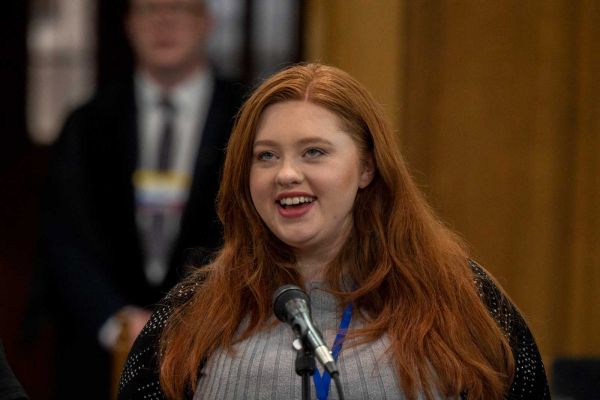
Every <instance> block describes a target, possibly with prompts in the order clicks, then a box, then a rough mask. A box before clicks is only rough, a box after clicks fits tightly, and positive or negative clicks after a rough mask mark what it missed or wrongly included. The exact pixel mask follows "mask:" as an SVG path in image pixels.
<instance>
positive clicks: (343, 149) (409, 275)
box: [120, 64, 549, 399]
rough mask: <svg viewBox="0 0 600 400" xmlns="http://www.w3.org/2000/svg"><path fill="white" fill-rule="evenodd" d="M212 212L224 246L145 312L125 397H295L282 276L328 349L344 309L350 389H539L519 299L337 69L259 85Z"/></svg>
mask: <svg viewBox="0 0 600 400" xmlns="http://www.w3.org/2000/svg"><path fill="white" fill-rule="evenodd" d="M218 208H219V216H220V218H221V220H222V222H223V225H224V246H223V248H222V250H221V251H220V252H219V253H218V254H217V255H216V256H215V257H214V259H213V260H212V262H211V263H210V264H209V265H207V266H206V267H205V268H202V269H198V270H196V271H194V272H193V273H192V274H191V275H190V276H189V277H188V278H187V279H186V280H185V281H184V282H183V283H181V284H180V285H179V286H178V287H177V288H176V289H175V290H173V291H172V292H171V293H170V294H169V295H168V296H167V298H166V300H165V301H164V304H162V305H161V306H160V307H159V308H158V310H157V311H156V312H155V313H154V315H153V317H152V319H151V321H150V322H149V324H148V325H147V326H146V327H145V328H144V330H143V331H142V334H141V335H140V337H139V338H138V340H137V342H136V344H135V346H134V348H133V350H132V352H131V354H130V356H129V360H128V362H127V364H126V367H125V369H124V372H123V375H122V379H121V396H120V397H121V398H163V397H167V398H172V399H179V398H192V397H194V398H197V399H200V398H299V397H300V378H299V377H297V376H296V375H295V373H294V367H293V360H294V356H295V354H294V350H292V348H291V345H290V343H291V341H292V339H293V334H292V332H291V330H290V329H289V328H287V327H286V326H285V325H284V324H282V323H280V322H276V320H275V318H274V317H273V315H272V311H271V304H270V303H271V296H272V295H273V293H274V292H275V291H276V290H277V288H278V287H280V286H281V285H284V284H290V283H291V284H295V285H298V286H301V287H304V288H306V289H307V290H309V291H310V296H311V302H312V307H313V310H312V312H313V314H314V315H313V316H314V318H315V320H316V324H317V325H318V326H319V327H320V328H321V330H322V331H323V333H324V339H325V342H326V343H327V344H328V345H331V343H332V341H333V338H334V337H335V336H336V333H339V332H338V329H337V326H338V323H339V321H340V319H342V315H346V314H348V315H349V317H350V318H351V322H350V325H349V330H348V338H347V339H346V341H345V344H344V345H343V348H342V350H341V352H340V353H339V358H338V361H337V362H338V367H339V370H340V377H341V382H342V386H343V387H344V388H345V391H346V398H356V399H359V398H367V397H371V398H409V399H416V398H422V397H425V398H458V397H459V396H465V397H467V398H469V399H471V398H472V399H499V398H505V397H508V398H527V399H530V398H549V394H548V387H547V381H546V376H545V372H544V367H543V365H542V362H541V359H540V355H539V352H538V350H537V347H536V344H535V342H534V340H533V338H532V336H531V333H530V332H529V329H528V328H527V326H526V324H525V322H524V321H523V319H522V318H521V316H520V315H519V313H518V311H517V309H516V308H515V307H514V306H513V305H512V304H511V303H510V302H509V300H508V299H507V298H506V296H505V295H504V294H503V292H502V291H501V289H499V287H498V286H497V285H496V284H495V283H494V281H493V280H492V279H491V278H490V277H489V275H487V273H486V272H485V271H484V270H483V269H482V268H481V267H479V266H478V265H477V264H476V263H474V262H473V261H470V260H469V258H468V254H467V252H466V250H465V248H464V246H463V245H462V243H461V242H460V240H459V239H458V238H457V236H456V235H454V234H453V233H452V232H450V231H449V230H448V229H447V228H445V227H444V225H443V224H442V223H441V222H440V221H439V220H438V219H437V218H436V217H435V216H434V214H433V212H432V210H431V209H430V208H429V206H428V205H427V204H426V202H425V201H424V199H423V197H422V195H421V193H420V192H419V191H418V189H417V187H416V185H415V183H414V182H413V180H412V178H411V177H410V174H409V173H408V171H407V167H406V165H405V163H404V161H403V159H402V157H401V156H400V154H399V152H398V142H397V139H396V135H395V134H394V132H393V130H392V129H391V127H390V126H389V124H388V122H387V121H386V119H385V117H384V115H383V112H382V110H381V108H380V107H379V106H378V105H377V103H376V102H375V101H374V100H373V98H372V97H371V96H370V95H369V93H368V92H367V91H366V90H365V89H364V88H363V87H362V86H361V85H360V84H359V83H357V82H356V81H355V80H354V79H353V78H352V77H350V76H349V75H348V74H346V73H344V72H343V71H340V70H339V69H336V68H333V67H328V66H322V65H318V64H308V65H300V66H294V67H291V68H289V69H286V70H284V71H282V72H279V73H278V74H276V75H274V76H273V77H272V78H270V79H268V80H267V81H266V82H264V83H263V84H262V85H261V86H260V87H258V89H257V90H256V91H255V92H254V93H253V94H252V96H251V97H250V98H249V99H248V100H247V101H246V103H245V105H244V106H243V107H242V109H241V110H240V112H239V114H238V118H237V121H236V124H235V127H234V130H233V133H232V136H231V139H230V142H229V145H228V149H227V157H226V162H225V167H224V174H223V180H222V183H221V188H220V195H219V201H218ZM348 310H350V311H349V312H348ZM344 318H345V317H344ZM316 375H317V377H319V374H316ZM316 380H318V379H317V378H316ZM317 383H318V384H319V385H317V386H321V388H322V385H321V384H320V382H316V384H317ZM325 392H326V393H325V397H326V395H327V388H325ZM336 394H337V393H336V391H335V390H331V391H330V393H329V395H330V397H331V398H333V397H335V396H336ZM143 396H147V397H143ZM153 396H154V397H153Z"/></svg>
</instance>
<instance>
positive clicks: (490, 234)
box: [306, 0, 600, 363]
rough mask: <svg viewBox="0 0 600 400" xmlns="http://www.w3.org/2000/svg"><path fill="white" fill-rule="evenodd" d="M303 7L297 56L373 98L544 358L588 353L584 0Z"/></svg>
mask: <svg viewBox="0 0 600 400" xmlns="http://www.w3.org/2000/svg"><path fill="white" fill-rule="evenodd" d="M342 3H343V6H342ZM308 11H309V12H308V17H307V22H306V23H307V26H306V34H307V40H306V43H307V50H306V54H307V59H309V60H321V61H323V62H327V63H331V64H334V65H337V66H339V67H341V68H343V69H346V70H347V71H349V72H350V73H352V74H353V75H355V76H356V77H357V78H358V79H359V80H361V81H362V82H364V83H365V84H366V85H367V87H369V88H370V89H371V91H372V92H373V93H374V95H375V96H376V97H377V98H378V99H379V100H380V101H381V102H383V103H384V104H385V105H386V106H387V107H388V110H389V111H390V113H391V114H392V116H393V117H394V118H395V119H394V122H395V123H396V126H397V127H398V130H399V134H400V135H401V142H402V144H403V152H404V153H405V156H406V157H407V158H408V160H409V163H410V165H411V166H412V169H413V172H414V174H415V177H416V178H417V180H418V182H419V183H420V184H421V186H422V187H423V190H424V191H425V193H426V194H427V196H428V197H429V199H430V201H431V202H432V203H433V205H434V207H435V208H436V209H437V210H438V212H439V214H440V215H441V216H442V218H443V219H444V220H445V221H447V223H448V224H449V225H450V226H451V227H453V228H454V229H456V230H457V231H458V232H460V233H461V234H462V235H463V236H464V237H465V239H466V240H467V241H468V242H469V243H470V244H471V247H472V250H473V254H474V256H475V257H476V258H477V259H478V260H479V261H481V262H482V263H483V264H484V265H485V266H486V267H487V268H488V269H490V270H491V271H492V272H493V273H494V274H495V276H496V277H497V278H498V279H499V281H500V282H501V283H502V284H503V285H504V287H505V289H506V290H507V291H508V293H509V294H510V295H511V296H512V297H513V299H514V300H515V301H516V303H517V304H518V305H519V306H520V308H521V309H522V310H523V312H524V314H525V315H526V316H527V318H528V319H529V321H530V324H531V327H532V329H533V331H534V333H535V334H536V337H537V338H538V341H539V343H540V345H541V348H542V352H543V355H544V357H545V358H546V360H547V363H550V362H551V361H552V360H553V358H554V357H555V356H558V355H569V354H571V355H600V335H598V332H600V315H599V313H600V311H599V310H600V307H599V306H598V304H600V294H598V293H600V246H599V245H598V243H600V237H599V232H600V215H599V212H600V211H599V210H600V157H599V155H598V154H599V153H600V122H599V121H600V117H599V115H600V76H599V75H600V72H599V71H600V60H599V58H600V56H599V54H600V28H599V27H600V4H599V3H598V2H595V1H593V0H578V1H568V0H555V1H544V0H533V1H528V2H521V1H516V0H502V1H486V2H481V1H469V0H461V1H456V0H444V1H436V2H433V1H400V0H397V1H393V0H385V1H381V2H366V1H359V0H350V1H345V2H343V1H337V0H331V1H326V2H325V1H319V0H313V1H309V7H308ZM390 24H392V25H393V24H396V25H395V26H391V25H390ZM394 52H395V55H394V54H392V53H394Z"/></svg>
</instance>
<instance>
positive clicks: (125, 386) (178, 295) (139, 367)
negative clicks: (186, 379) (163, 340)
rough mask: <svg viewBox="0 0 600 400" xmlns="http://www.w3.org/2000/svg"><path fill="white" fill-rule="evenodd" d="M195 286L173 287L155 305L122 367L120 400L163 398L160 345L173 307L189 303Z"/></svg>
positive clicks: (181, 285) (182, 285)
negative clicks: (156, 305)
mask: <svg viewBox="0 0 600 400" xmlns="http://www.w3.org/2000/svg"><path fill="white" fill-rule="evenodd" d="M197 287H198V285H191V286H190V285H186V284H185V283H182V284H179V285H177V286H176V287H175V288H173V289H172V290H171V291H170V292H169V294H168V295H167V296H166V297H165V299H164V300H163V301H162V302H161V303H160V304H159V305H158V307H157V308H156V310H155V311H154V313H152V316H151V317H150V320H149V321H148V323H147V324H146V326H145V327H144V329H142V332H141V333H140V334H139V336H138V337H137V339H136V340H135V343H134V344H133V347H132V348H131V351H130V352H129V356H128V357H127V361H126V362H125V366H124V367H123V372H122V373H121V381H120V382H119V395H118V399H119V400H136V399H140V400H141V399H156V400H161V399H165V398H166V397H165V395H164V393H163V392H162V389H161V387H160V380H159V351H160V348H159V343H160V337H161V334H162V331H163V329H164V327H165V325H166V322H167V320H168V319H169V318H170V316H171V315H172V313H173V310H174V307H176V306H177V305H179V304H182V303H183V302H185V301H187V300H189V299H190V298H191V297H192V295H193V294H194V292H195V291H196V289H197Z"/></svg>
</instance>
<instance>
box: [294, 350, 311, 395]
mask: <svg viewBox="0 0 600 400" xmlns="http://www.w3.org/2000/svg"><path fill="white" fill-rule="evenodd" d="M293 346H294V349H295V350H296V364H295V365H296V374H298V375H300V376H301V377H302V400H310V398H311V396H310V377H311V376H312V375H313V374H314V373H315V355H314V354H313V352H312V350H311V349H310V347H309V346H303V345H302V343H301V341H300V339H296V340H294V343H293Z"/></svg>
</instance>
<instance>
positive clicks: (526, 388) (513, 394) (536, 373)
mask: <svg viewBox="0 0 600 400" xmlns="http://www.w3.org/2000/svg"><path fill="white" fill-rule="evenodd" d="M469 266H470V267H471V270H472V271H473V279H474V282H475V286H476V288H477V291H478V292H479V296H480V297H481V299H482V301H483V303H484V304H485V306H486V307H487V309H488V311H489V312H490V314H491V316H492V318H493V319H494V320H495V321H496V323H497V324H498V326H499V327H500V329H501V331H502V333H503V334H504V335H505V337H506V339H507V340H508V343H509V345H510V347H511V350H512V353H513V357H514V359H515V373H514V378H513V382H512V385H511V387H510V390H509V393H510V394H509V396H508V398H509V399H549V398H550V392H549V388H548V381H547V378H546V372H545V369H544V364H543V362H542V357H541V355H540V352H539V350H538V347H537V344H536V342H535V339H534V337H533V334H532V333H531V330H530V329H529V327H528V325H527V323H526V321H525V319H524V318H523V316H522V315H521V313H520V311H519V309H518V308H517V307H516V306H515V305H514V304H513V303H512V302H511V300H510V299H509V297H508V296H507V295H506V293H505V292H504V291H503V289H502V288H501V287H500V286H499V285H498V284H497V283H496V281H495V280H494V278H493V277H492V276H491V275H490V274H489V273H488V272H487V271H486V270H485V269H484V268H483V267H482V266H481V265H479V264H477V263H476V262H475V261H473V260H469Z"/></svg>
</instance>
